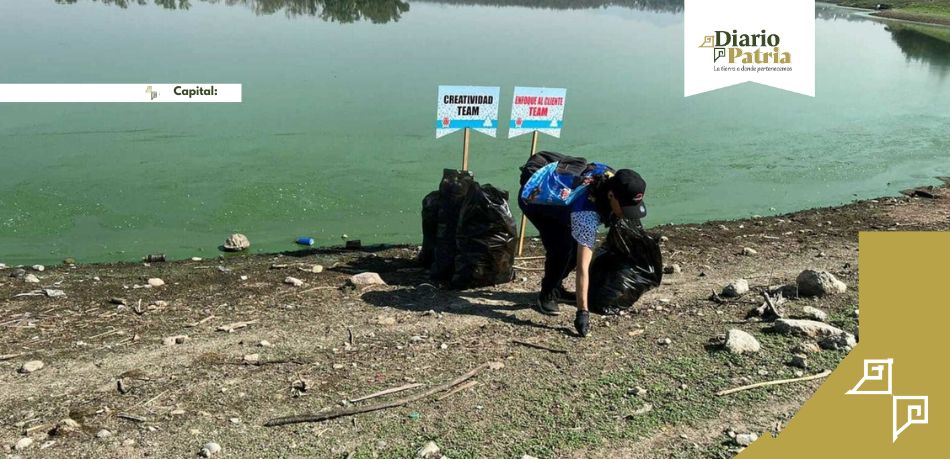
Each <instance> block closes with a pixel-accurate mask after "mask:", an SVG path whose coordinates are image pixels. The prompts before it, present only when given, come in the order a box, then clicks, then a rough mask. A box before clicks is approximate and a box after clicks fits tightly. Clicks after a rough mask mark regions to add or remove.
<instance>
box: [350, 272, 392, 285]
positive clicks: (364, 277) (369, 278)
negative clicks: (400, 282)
mask: <svg viewBox="0 0 950 459" xmlns="http://www.w3.org/2000/svg"><path fill="white" fill-rule="evenodd" d="M349 283H350V285H353V286H355V287H367V286H370V285H386V281H384V280H383V278H382V277H379V274H376V273H372V272H366V273H360V274H356V275H353V276H351V277H350V279H349Z"/></svg>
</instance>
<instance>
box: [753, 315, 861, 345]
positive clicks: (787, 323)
mask: <svg viewBox="0 0 950 459" xmlns="http://www.w3.org/2000/svg"><path fill="white" fill-rule="evenodd" d="M772 330H774V331H776V332H779V333H785V334H790V335H798V336H807V337H809V338H815V339H817V340H818V345H819V346H821V347H822V348H825V349H845V350H847V349H851V348H852V347H854V345H855V344H856V340H855V338H854V335H852V334H851V333H848V332H846V331H844V330H842V329H840V328H837V327H833V326H831V325H828V324H826V323H822V322H817V321H814V320H796V319H779V320H776V321H775V324H773V325H772Z"/></svg>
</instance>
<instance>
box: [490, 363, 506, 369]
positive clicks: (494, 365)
mask: <svg viewBox="0 0 950 459" xmlns="http://www.w3.org/2000/svg"><path fill="white" fill-rule="evenodd" d="M488 368H490V369H492V370H501V369H502V368H505V363H504V362H498V361H493V362H488Z"/></svg>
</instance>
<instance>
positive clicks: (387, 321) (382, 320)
mask: <svg viewBox="0 0 950 459" xmlns="http://www.w3.org/2000/svg"><path fill="white" fill-rule="evenodd" d="M376 323H377V324H379V325H396V318H395V317H391V316H380V317H377V318H376Z"/></svg>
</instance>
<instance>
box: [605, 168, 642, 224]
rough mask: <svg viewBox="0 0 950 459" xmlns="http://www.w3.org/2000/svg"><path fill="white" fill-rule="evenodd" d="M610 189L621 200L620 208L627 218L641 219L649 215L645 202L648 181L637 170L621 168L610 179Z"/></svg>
mask: <svg viewBox="0 0 950 459" xmlns="http://www.w3.org/2000/svg"><path fill="white" fill-rule="evenodd" d="M608 184H609V190H610V191H613V192H614V198H616V199H617V201H618V202H620V209H621V210H622V211H623V216H624V217H626V218H636V219H641V218H643V217H646V216H647V207H646V206H645V205H644V204H643V194H644V193H646V191H647V182H646V181H645V180H643V177H641V176H640V174H638V173H637V172H636V171H634V170H631V169H620V170H618V171H617V173H616V174H614V176H613V177H611V178H610V180H608Z"/></svg>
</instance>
